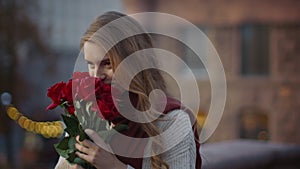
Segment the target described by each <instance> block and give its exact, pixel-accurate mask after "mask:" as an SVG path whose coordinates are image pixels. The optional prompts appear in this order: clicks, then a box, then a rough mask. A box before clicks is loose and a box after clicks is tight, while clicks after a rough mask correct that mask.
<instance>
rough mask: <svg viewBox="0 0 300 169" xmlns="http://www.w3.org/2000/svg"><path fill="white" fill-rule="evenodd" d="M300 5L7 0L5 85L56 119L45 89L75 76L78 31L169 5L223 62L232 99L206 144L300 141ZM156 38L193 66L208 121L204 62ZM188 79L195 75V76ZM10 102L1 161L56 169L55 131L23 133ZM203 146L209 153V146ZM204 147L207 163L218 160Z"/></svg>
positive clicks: (23, 168) (32, 111) (27, 106)
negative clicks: (114, 16) (116, 14)
mask: <svg viewBox="0 0 300 169" xmlns="http://www.w3.org/2000/svg"><path fill="white" fill-rule="evenodd" d="M299 9H300V1H298V0H264V1H260V0H239V1H238V0H185V1H182V0H172V1H164V0H143V1H140V0H109V1H107V0H89V1H84V0H72V1H71V0H64V1H60V0H52V1H48V0H40V1H35V0H28V1H21V0H0V93H2V92H9V93H11V94H12V95H13V104H14V105H16V107H17V108H19V110H20V111H21V113H23V114H25V115H26V116H28V117H30V118H31V119H33V120H37V121H52V120H59V119H60V115H59V112H57V111H49V112H46V111H45V108H46V107H47V105H48V104H50V99H49V98H47V96H46V92H47V88H48V87H49V86H50V85H52V84H54V83H56V82H58V81H66V80H67V79H69V77H70V75H71V74H72V72H73V68H74V67H73V66H74V63H75V61H76V58H77V56H78V54H79V51H80V49H79V42H80V37H81V36H82V35H83V33H84V32H85V30H86V29H87V27H88V25H89V24H90V23H91V22H92V21H93V19H95V18H96V17H97V16H98V15H100V14H102V13H104V12H106V11H111V10H114V11H120V12H123V13H127V14H132V13H137V12H147V11H151V12H164V13H169V14H173V15H176V16H179V17H182V18H184V19H186V20H188V21H190V22H192V23H193V24H194V25H196V26H197V27H198V28H199V29H201V30H202V31H203V32H204V33H205V34H206V35H207V36H208V38H209V39H210V40H211V42H212V44H213V45H214V47H215V48H216V50H217V52H218V53H219V56H220V59H221V61H222V63H223V66H224V69H225V74H226V79H227V101H226V106H225V109H224V113H223V117H222V119H221V122H220V123H219V125H218V127H217V129H216V131H215V132H214V134H213V135H212V136H211V137H210V139H209V140H208V141H207V142H205V143H204V144H203V148H204V149H205V145H208V146H207V147H210V146H212V147H217V146H219V145H220V144H218V143H221V144H222V143H229V146H233V147H232V149H235V148H236V147H234V145H236V144H232V143H233V142H232V141H234V142H238V141H240V140H251V141H253V142H249V144H248V142H247V144H246V145H251V144H256V143H259V144H261V143H262V144H263V146H262V147H266V144H267V145H270V144H271V145H287V146H288V145H298V144H299V143H300V88H299V86H300V77H299V74H300V29H299V28H300V12H299ZM153 22H155V21H153ZM170 31H175V32H178V33H180V34H181V35H182V36H183V38H186V40H188V41H191V42H193V43H199V44H200V43H201V40H199V39H195V38H194V37H193V32H192V31H191V30H189V29H187V28H185V27H180V26H174V27H173V26H172V30H170ZM155 40H156V41H157V45H158V46H159V47H160V48H164V49H167V50H169V51H171V52H173V53H175V54H176V55H177V56H179V57H181V58H182V59H183V60H184V61H185V62H186V63H187V65H188V66H189V67H190V68H191V69H192V70H193V73H194V74H196V77H197V82H198V85H199V89H200V93H201V104H200V111H199V112H198V121H199V126H200V127H203V126H202V125H203V121H205V118H206V115H207V112H208V111H209V106H210V101H211V95H210V92H211V89H210V82H209V78H208V76H207V72H206V70H205V68H204V66H203V64H202V63H201V61H200V60H199V59H198V57H197V56H196V55H195V54H194V53H193V51H191V50H190V49H189V48H188V47H187V46H184V45H183V44H181V43H180V42H178V41H176V40H174V39H171V38H168V37H157V38H155ZM208 58H209V55H208ZM211 64H213V63H211ZM183 76H184V73H183ZM186 81H187V82H186V83H188V82H189V78H188V77H187V78H186ZM4 110H5V109H4V107H1V109H0V169H2V168H3V169H5V168H17V169H27V168H40V169H42V168H45V169H47V168H53V166H54V165H55V163H56V160H57V158H58V156H57V154H56V152H55V150H54V148H53V144H54V143H57V142H58V139H45V138H43V137H41V136H39V135H34V134H32V133H27V132H25V131H24V130H23V129H22V128H20V127H19V126H18V125H16V123H15V122H13V121H11V120H10V119H8V117H7V115H6V114H5V111H4ZM202 130H203V131H205V128H202ZM227 146H228V145H227ZM243 147H244V146H243ZM256 148H257V147H256ZM212 149H213V148H212ZM221 149H222V148H220V149H219V150H221ZM249 149H251V146H250V147H249ZM258 149H260V148H259V147H258ZM276 150H277V149H276ZM285 150H286V149H285ZM205 151H208V154H209V152H210V148H209V149H205ZM245 151H248V150H245ZM272 152H273V149H272ZM203 153H204V156H205V160H204V161H209V159H208V158H214V157H212V156H209V155H207V156H206V155H205V152H203ZM226 153H227V152H226ZM226 153H225V154H226ZM297 153H298V152H297ZM297 153H296V156H297V155H299V153H298V154H297ZM215 154H217V157H218V158H222V155H218V154H222V153H218V152H217V153H215ZM233 154H234V152H233ZM254 154H255V152H254ZM277 154H278V153H277ZM288 154H293V153H288ZM224 156H226V155H224ZM299 157H300V155H299ZM299 157H298V162H295V161H293V162H288V163H294V162H295V163H296V164H295V165H296V166H297V167H298V166H299V168H300V164H299ZM276 158H277V159H278V156H276ZM292 158H294V156H292ZM294 159H295V158H294ZM235 160H237V161H238V158H237V159H235ZM220 163H221V162H220ZM257 163H259V162H257ZM271 163H272V162H271ZM295 165H294V164H293V167H294V166H295ZM267 166H270V164H267ZM285 166H287V165H285ZM207 168H209V167H207ZM215 168H217V167H215ZM221 168H222V167H221ZM223 168H224V167H223ZM225 168H226V167H225ZM227 168H233V167H227ZM241 168H246V167H245V166H244V167H241ZM254 168H263V167H254ZM269 168H272V167H269ZM283 168H286V167H283ZM291 168H292V167H291Z"/></svg>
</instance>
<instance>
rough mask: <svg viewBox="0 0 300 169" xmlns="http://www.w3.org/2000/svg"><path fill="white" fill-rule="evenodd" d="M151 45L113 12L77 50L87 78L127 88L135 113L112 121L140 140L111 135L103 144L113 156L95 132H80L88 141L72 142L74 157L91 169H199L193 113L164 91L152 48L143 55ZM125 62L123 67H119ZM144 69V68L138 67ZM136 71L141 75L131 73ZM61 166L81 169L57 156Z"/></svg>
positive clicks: (100, 19) (99, 21) (137, 27)
mask: <svg viewBox="0 0 300 169" xmlns="http://www.w3.org/2000/svg"><path fill="white" fill-rule="evenodd" d="M119 20H120V21H119ZM113 21H118V22H116V23H113ZM136 32H143V33H136ZM152 43H153V42H152V39H151V36H150V34H148V33H145V31H144V30H143V28H142V27H141V25H139V24H138V22H137V21H136V20H135V19H133V18H131V17H129V16H127V15H124V14H121V13H118V12H107V13H105V14H103V15H101V16H99V17H98V18H97V19H96V20H95V21H94V22H93V23H92V24H91V25H90V27H89V28H88V29H87V31H86V33H85V34H84V35H83V37H82V39H81V43H80V47H81V49H83V51H84V58H85V60H86V62H87V64H88V70H89V74H90V76H94V77H98V78H101V80H103V82H104V83H108V84H111V83H112V82H113V83H117V84H118V85H119V86H126V84H129V85H128V88H126V87H124V91H128V92H129V98H130V99H128V100H130V103H131V104H132V105H133V106H134V108H135V109H136V110H137V111H131V109H130V110H128V111H129V112H128V114H122V117H120V118H121V120H120V119H119V120H118V121H117V122H116V123H123V124H126V125H128V127H129V128H128V130H127V131H125V132H122V134H123V135H125V136H128V138H141V139H140V140H141V141H140V142H139V141H136V139H133V140H134V141H125V140H123V139H119V138H117V137H116V138H114V137H113V138H112V139H111V142H110V143H109V146H108V147H109V149H110V150H112V152H114V153H112V152H110V151H106V150H105V149H103V146H106V144H105V143H104V142H103V140H102V139H101V138H100V137H99V136H98V135H97V133H96V132H94V131H93V130H89V129H86V130H85V132H86V133H87V134H88V135H89V136H90V138H91V139H92V140H93V142H91V141H89V140H83V141H82V142H80V141H79V140H77V141H78V143H77V144H76V148H77V149H78V152H77V153H76V155H77V156H78V157H80V158H82V159H84V160H86V161H87V162H89V163H91V164H92V165H93V166H94V167H95V168H99V169H100V168H120V169H123V168H124V169H125V168H135V169H148V168H149V169H150V168H154V169H160V168H170V169H171V168H172V169H183V168H184V169H194V168H197V169H200V168H201V157H200V154H199V146H200V145H199V140H198V135H197V131H196V128H195V126H196V125H195V124H194V123H193V122H194V120H193V119H192V120H191V118H193V116H192V115H191V114H192V113H191V112H190V111H189V110H186V109H185V110H183V109H182V106H181V104H180V102H178V101H177V100H175V99H172V98H171V97H170V95H169V94H168V93H167V89H166V85H165V80H164V78H163V75H162V72H161V71H160V70H158V69H155V65H156V57H158V56H155V54H154V53H153V52H151V50H149V51H147V49H151V48H153V44H152ZM138 52H139V53H138ZM134 54H135V55H134ZM132 55H134V56H135V57H134V59H132V57H130V56H132ZM125 60H127V61H126V64H125V65H126V66H123V67H121V68H120V67H119V68H118V66H119V65H120V64H122V61H125ZM128 60H129V61H128ZM123 65H124V64H123ZM145 65H146V66H145ZM149 65H150V66H149ZM143 66H145V67H146V68H145V69H142V68H143ZM118 69H119V72H121V73H119V76H118V77H119V79H118V80H116V81H113V75H114V74H115V72H116V71H117V70H118ZM137 70H142V71H139V72H138V73H136V71H137ZM128 79H130V82H129V83H128ZM123 83H124V84H123ZM125 83H126V84H125ZM157 90H159V91H162V92H163V93H164V94H165V95H166V96H167V99H166V100H165V101H162V100H161V99H159V98H161V97H152V95H153V91H157ZM158 93H159V92H158ZM158 95H159V94H158ZM159 96H161V95H159ZM151 97H152V101H151ZM153 98H154V99H153ZM153 100H154V101H153ZM161 102H163V103H161ZM153 103H154V104H156V105H161V104H165V107H164V109H163V110H162V111H160V112H162V113H161V114H159V113H157V112H159V111H156V109H153V105H152V104H153ZM154 107H155V106H154ZM158 107H159V106H158ZM158 109H159V108H158ZM133 112H134V113H136V114H134V113H133ZM128 117H129V118H128ZM167 131H169V132H167ZM170 131H171V132H170ZM156 136H162V137H160V138H158V139H148V140H147V138H157V137H156ZM182 136H184V137H182ZM120 138H121V137H120ZM144 138H146V139H144ZM145 140H146V141H145ZM170 145H171V146H170ZM120 149H122V150H120ZM119 150H120V151H119ZM119 152H121V153H119ZM136 154H139V155H141V154H142V155H141V156H138V155H136ZM60 168H82V167H81V166H79V165H70V164H68V163H67V161H66V160H65V159H63V158H62V157H61V158H60V159H59V162H58V163H57V165H56V169H60Z"/></svg>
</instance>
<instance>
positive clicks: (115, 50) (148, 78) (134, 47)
mask: <svg viewBox="0 0 300 169" xmlns="http://www.w3.org/2000/svg"><path fill="white" fill-rule="evenodd" d="M124 16H127V15H125V14H122V13H118V12H107V13H105V14H103V15H101V16H99V17H97V18H96V19H95V20H94V22H93V23H92V24H91V25H90V26H89V28H88V29H87V31H86V32H85V33H84V35H83V36H82V39H81V42H80V48H81V49H82V48H83V46H84V43H85V42H87V41H89V42H94V43H97V44H101V45H102V47H104V48H105V49H107V52H106V55H108V57H109V59H110V61H111V64H112V68H113V71H115V70H116V69H117V67H118V65H119V64H120V63H121V62H122V61H123V60H124V59H125V58H126V57H128V56H130V55H131V54H133V53H134V52H137V51H140V50H143V49H150V48H153V40H152V37H151V36H150V34H148V33H145V31H144V30H143V28H142V27H141V25H140V24H139V23H138V22H137V21H136V20H135V19H133V18H132V17H128V16H127V17H124ZM122 17H124V21H125V22H123V23H121V25H118V24H112V25H111V24H109V26H108V27H107V29H105V30H104V32H102V33H101V32H100V33H99V32H98V33H96V32H97V31H98V30H100V28H103V27H104V26H105V25H106V26H107V24H108V23H111V22H112V21H114V20H116V19H119V18H122ZM102 31H103V30H102ZM132 31H133V32H144V33H141V34H136V35H133V36H129V37H127V38H125V39H122V40H121V41H119V42H118V43H116V44H115V42H116V41H117V40H118V37H120V36H121V37H122V36H123V37H126V36H127V34H129V35H130V33H132ZM95 33H96V34H95ZM114 44H115V45H114ZM110 45H112V47H111V48H110ZM153 58H154V57H146V58H145V57H143V59H137V60H135V62H136V63H132V64H133V65H135V66H139V65H142V64H143V63H150V64H151V65H153V66H155V64H156V61H155V59H153ZM125 72H126V73H128V72H129V73H130V70H126V71H124V76H123V77H124V78H128V76H127V75H126V73H125ZM155 89H160V90H162V91H163V92H165V94H167V90H166V85H165V80H164V78H163V75H162V72H160V71H159V70H157V69H154V68H150V69H145V70H143V71H141V72H139V73H138V74H137V75H135V76H134V78H133V79H132V81H131V82H130V87H129V91H130V92H132V93H135V94H136V95H137V105H136V108H137V109H139V110H140V111H146V112H147V114H150V116H151V113H153V112H151V111H150V110H149V107H150V101H149V94H150V93H151V91H153V90H155ZM141 125H142V128H143V130H144V131H145V132H146V133H147V135H148V136H149V137H151V136H156V135H159V134H160V131H159V129H158V128H157V127H156V125H155V124H154V121H152V122H149V123H142V124H141ZM153 145H155V146H156V148H157V147H161V146H162V143H161V142H160V141H156V142H154V144H153ZM151 164H152V167H153V168H154V169H160V168H167V169H168V168H169V166H168V164H167V163H166V162H165V161H164V160H163V159H162V158H161V157H160V155H156V154H155V153H153V155H152V156H151Z"/></svg>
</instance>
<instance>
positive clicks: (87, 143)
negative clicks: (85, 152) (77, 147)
mask: <svg viewBox="0 0 300 169" xmlns="http://www.w3.org/2000/svg"><path fill="white" fill-rule="evenodd" d="M76 140H77V142H78V143H80V144H81V145H82V146H84V147H86V148H88V149H90V148H91V149H96V148H97V147H98V146H97V145H95V143H93V142H91V141H90V140H87V139H85V140H83V141H80V140H79V136H77V137H76Z"/></svg>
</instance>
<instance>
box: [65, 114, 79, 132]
mask: <svg viewBox="0 0 300 169" xmlns="http://www.w3.org/2000/svg"><path fill="white" fill-rule="evenodd" d="M62 118H63V121H64V123H65V125H66V128H65V131H66V132H67V133H68V134H69V136H71V137H75V136H77V135H78V133H79V131H78V126H79V122H78V119H77V118H76V117H75V116H65V115H62Z"/></svg>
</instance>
